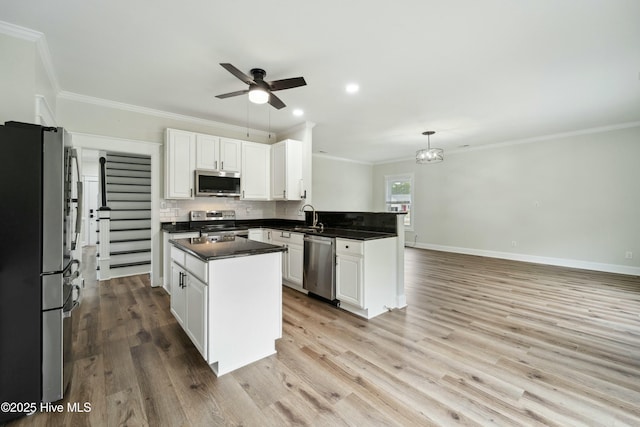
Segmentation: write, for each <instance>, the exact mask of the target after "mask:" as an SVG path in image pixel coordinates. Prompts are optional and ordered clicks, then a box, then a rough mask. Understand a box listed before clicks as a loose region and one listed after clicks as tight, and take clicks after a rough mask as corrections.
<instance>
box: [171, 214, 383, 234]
mask: <svg viewBox="0 0 640 427" xmlns="http://www.w3.org/2000/svg"><path fill="white" fill-rule="evenodd" d="M339 214H341V213H333V212H329V213H326V215H333V216H336V215H339ZM344 215H351V216H354V215H355V216H356V217H357V215H360V213H357V212H356V213H348V214H344ZM362 215H372V216H373V217H374V218H378V217H381V216H383V215H384V214H380V213H369V214H367V213H362ZM391 215H392V216H393V217H395V216H396V214H395V213H393V214H391ZM343 222H344V224H341V226H339V227H335V226H333V227H332V226H330V227H327V228H325V229H324V230H323V231H319V230H318V231H308V230H300V228H308V226H307V225H305V222H304V221H296V220H290V219H279V218H264V219H239V220H236V225H237V226H239V227H247V228H269V229H274V230H282V231H288V232H292V233H302V234H315V235H321V236H327V237H340V238H344V239H354V240H374V239H386V238H389V237H396V233H392V232H390V230H389V229H388V228H389V227H384V226H382V225H380V224H377V228H376V229H375V230H376V231H373V230H371V229H367V226H365V225H362V224H358V223H357V222H356V225H355V226H354V225H353V222H354V221H353V220H351V219H348V220H345V221H343ZM348 224H351V226H349V225H348ZM394 224H395V223H394ZM161 228H162V230H163V231H165V232H168V233H184V232H189V231H198V230H197V229H191V228H189V222H188V221H183V222H176V223H167V222H165V223H162V224H161Z"/></svg>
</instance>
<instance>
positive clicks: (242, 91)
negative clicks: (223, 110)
mask: <svg viewBox="0 0 640 427" xmlns="http://www.w3.org/2000/svg"><path fill="white" fill-rule="evenodd" d="M245 93H249V89H245V90H237V91H235V92H229V93H223V94H222V95H216V98H220V99H225V98H231V97H232V96H238V95H244V94H245Z"/></svg>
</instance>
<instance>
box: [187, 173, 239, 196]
mask: <svg viewBox="0 0 640 427" xmlns="http://www.w3.org/2000/svg"><path fill="white" fill-rule="evenodd" d="M195 180H196V196H218V197H240V174H239V173H238V172H222V171H205V170H196V171H195Z"/></svg>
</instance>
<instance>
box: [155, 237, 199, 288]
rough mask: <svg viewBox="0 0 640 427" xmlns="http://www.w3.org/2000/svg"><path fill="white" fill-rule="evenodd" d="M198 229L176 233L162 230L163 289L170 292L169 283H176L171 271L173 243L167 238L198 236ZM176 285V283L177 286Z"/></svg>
mask: <svg viewBox="0 0 640 427" xmlns="http://www.w3.org/2000/svg"><path fill="white" fill-rule="evenodd" d="M199 236H200V233H199V232H198V231H181V232H177V233H171V232H168V231H163V232H162V282H163V285H164V289H165V290H166V291H167V292H168V293H169V294H171V292H172V291H171V284H172V283H178V282H176V281H174V280H173V275H172V272H171V248H172V247H173V245H172V244H171V243H169V240H175V239H188V238H191V237H199ZM177 286H178V285H176V287H177Z"/></svg>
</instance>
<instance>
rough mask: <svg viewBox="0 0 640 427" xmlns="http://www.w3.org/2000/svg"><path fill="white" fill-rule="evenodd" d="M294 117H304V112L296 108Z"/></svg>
mask: <svg viewBox="0 0 640 427" xmlns="http://www.w3.org/2000/svg"><path fill="white" fill-rule="evenodd" d="M293 115H294V116H298V117H300V116H302V115H304V111H302V110H301V109H299V108H296V109H295V110H293Z"/></svg>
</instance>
